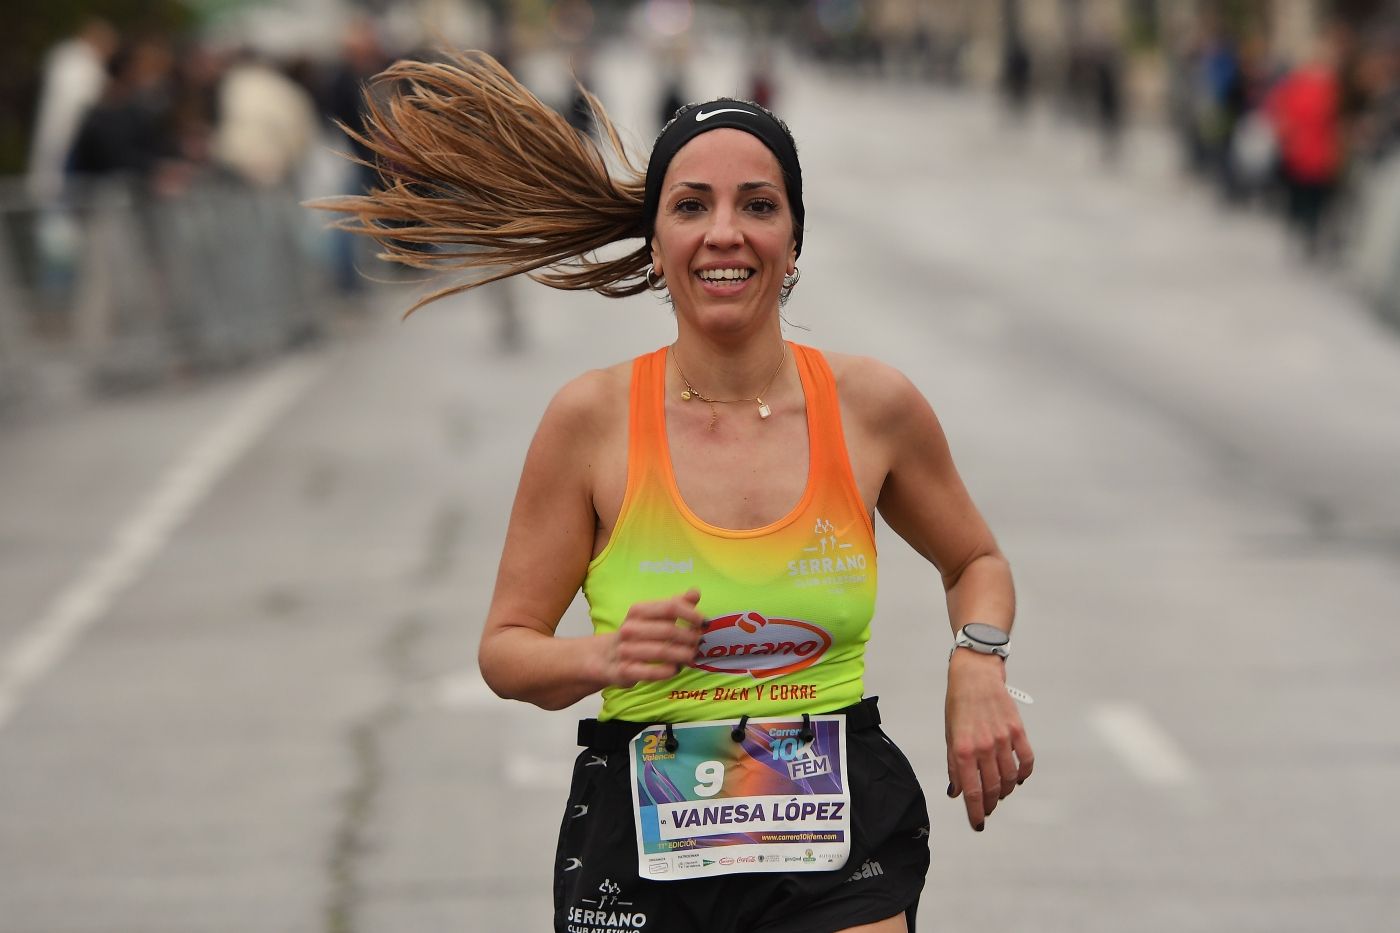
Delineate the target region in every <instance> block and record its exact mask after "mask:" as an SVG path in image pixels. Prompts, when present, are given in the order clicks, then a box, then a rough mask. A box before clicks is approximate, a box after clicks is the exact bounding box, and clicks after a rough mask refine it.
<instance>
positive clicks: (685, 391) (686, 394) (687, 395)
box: [681, 389, 690, 402]
mask: <svg viewBox="0 0 1400 933" xmlns="http://www.w3.org/2000/svg"><path fill="white" fill-rule="evenodd" d="M681 398H682V399H684V400H685V401H687V402H688V401H690V390H689V389H681Z"/></svg>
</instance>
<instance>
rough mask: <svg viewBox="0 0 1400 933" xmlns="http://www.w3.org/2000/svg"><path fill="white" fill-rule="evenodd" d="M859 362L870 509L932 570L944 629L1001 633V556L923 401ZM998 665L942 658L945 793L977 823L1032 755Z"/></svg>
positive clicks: (1006, 596)
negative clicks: (872, 474)
mask: <svg viewBox="0 0 1400 933" xmlns="http://www.w3.org/2000/svg"><path fill="white" fill-rule="evenodd" d="M863 370H864V371H863V373H861V378H860V379H859V380H858V383H859V385H858V387H857V389H856V394H857V395H858V396H859V397H861V399H862V405H861V407H862V409H863V410H864V411H865V412H866V415H867V423H868V424H869V426H870V434H871V436H872V437H874V438H876V439H878V446H879V448H880V449H881V450H882V451H883V452H884V462H885V463H886V464H887V472H886V474H885V477H884V482H883V485H882V486H881V487H880V495H879V499H878V502H877V507H878V508H879V510H880V514H881V515H882V516H883V517H884V519H885V521H886V522H888V523H889V525H890V527H891V528H893V529H894V530H895V532H896V533H897V534H899V536H900V537H902V538H903V539H904V540H905V541H907V542H908V543H909V544H910V545H911V546H912V547H913V548H914V549H915V550H916V551H918V552H919V553H920V554H921V555H923V557H924V558H925V559H927V560H928V561H929V562H930V563H932V564H933V565H934V566H935V567H936V568H937V569H938V571H939V573H940V575H941V576H942V580H943V588H944V591H945V593H946V600H947V607H948V618H949V622H950V623H951V626H952V629H953V631H954V632H956V631H957V630H958V629H960V628H962V626H964V625H966V624H967V623H969V622H984V623H987V624H989V625H993V626H996V627H997V628H999V629H1002V630H1003V631H1007V632H1009V631H1010V630H1011V626H1012V622H1013V619H1014V617H1015V612H1016V597H1015V590H1014V587H1013V585H1012V581H1011V568H1010V565H1009V564H1008V563H1007V561H1006V558H1005V557H1004V556H1003V555H1002V553H1001V550H1000V548H998V547H997V543H996V539H995V538H994V537H993V536H992V533H991V530H990V529H989V528H988V527H987V523H986V522H985V521H984V520H983V518H982V515H981V513H980V512H978V511H977V507H976V506H975V505H974V504H973V502H972V499H971V497H970V496H969V495H968V493H967V489H966V487H965V486H964V485H963V482H962V479H961V477H959V475H958V471H957V468H956V467H955V466H954V465H953V458H952V454H951V453H950V451H949V449H948V442H947V438H946V437H945V436H944V433H943V428H942V425H940V424H939V422H938V418H937V416H936V415H935V414H934V412H933V409H932V407H931V406H930V405H929V404H928V401H927V400H926V399H925V398H924V397H923V395H922V394H921V393H920V392H919V391H918V389H916V388H915V387H914V386H913V384H912V383H910V382H909V380H908V379H906V378H905V377H904V376H902V375H901V374H899V373H898V372H896V371H894V370H892V369H890V368H889V367H885V366H882V365H880V364H877V363H873V362H871V363H868V364H866V365H865V366H864V367H863ZM1004 666H1005V663H1004V662H1003V661H1002V660H1001V659H1000V658H997V657H995V656H991V655H983V654H977V653H975V652H973V651H970V650H959V651H955V652H954V653H953V657H952V658H951V659H950V661H949V666H948V696H947V701H946V705H945V710H944V725H945V732H946V738H947V743H948V776H949V794H950V796H957V795H958V794H961V795H962V796H963V801H964V804H965V805H966V808H967V814H968V821H969V823H970V824H971V825H972V826H973V828H974V829H977V830H979V831H980V830H981V829H982V828H983V826H984V824H985V821H986V817H987V816H988V815H990V814H991V812H992V811H993V810H994V809H995V808H996V805H997V802H998V801H999V800H1001V799H1002V798H1004V797H1006V796H1008V795H1009V794H1010V793H1011V792H1012V791H1013V790H1015V788H1016V786H1017V785H1018V784H1019V783H1021V782H1022V781H1024V780H1025V779H1026V778H1027V777H1029V776H1030V773H1031V768H1032V766H1033V764H1034V755H1033V753H1032V751H1031V747H1030V743H1029V741H1028V740H1027V738H1026V734H1025V728H1024V727H1023V725H1022V723H1021V718H1020V713H1019V712H1018V711H1017V709H1016V704H1015V703H1014V702H1013V701H1012V700H1011V698H1010V697H1009V696H1008V695H1007V693H1006V690H1005V684H1006V676H1005V669H1004Z"/></svg>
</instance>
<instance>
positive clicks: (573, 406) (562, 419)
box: [540, 363, 632, 440]
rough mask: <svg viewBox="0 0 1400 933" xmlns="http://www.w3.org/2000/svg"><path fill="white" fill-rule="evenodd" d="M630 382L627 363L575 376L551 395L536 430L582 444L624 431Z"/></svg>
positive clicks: (630, 369)
mask: <svg viewBox="0 0 1400 933" xmlns="http://www.w3.org/2000/svg"><path fill="white" fill-rule="evenodd" d="M631 379H632V365H631V363H618V364H617V365H615V366H609V367H607V368H605V369H590V370H588V371H587V372H585V373H582V374H581V375H578V376H575V377H574V378H573V379H571V380H569V381H568V382H567V383H565V384H564V385H563V386H562V387H561V388H560V389H559V391H558V392H556V393H554V398H553V399H551V400H550V402H549V407H548V408H547V409H546V410H545V414H544V418H543V419H542V420H541V422H540V430H541V431H551V432H556V431H557V432H562V433H563V434H565V435H568V436H571V437H575V438H577V439H580V440H582V439H586V438H589V437H595V438H596V437H597V436H598V435H599V434H600V433H605V432H608V431H611V430H616V429H618V428H620V427H625V425H626V423H627V401H628V390H629V388H630V385H631Z"/></svg>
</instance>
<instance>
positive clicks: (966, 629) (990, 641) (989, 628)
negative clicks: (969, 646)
mask: <svg viewBox="0 0 1400 933" xmlns="http://www.w3.org/2000/svg"><path fill="white" fill-rule="evenodd" d="M963 634H964V635H966V636H967V637H968V638H971V639H972V640H973V641H975V642H978V643H979V644H983V645H991V646H992V647H994V648H1000V647H1001V646H1002V645H1004V644H1006V643H1007V642H1009V641H1011V636H1010V635H1008V634H1006V633H1005V632H1003V631H1002V630H1001V629H999V628H997V627H996V626H994V625H987V624H986V623H985V622H969V623H968V624H967V625H964V626H963Z"/></svg>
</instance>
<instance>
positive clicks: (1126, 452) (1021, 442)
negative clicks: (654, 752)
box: [0, 49, 1400, 933]
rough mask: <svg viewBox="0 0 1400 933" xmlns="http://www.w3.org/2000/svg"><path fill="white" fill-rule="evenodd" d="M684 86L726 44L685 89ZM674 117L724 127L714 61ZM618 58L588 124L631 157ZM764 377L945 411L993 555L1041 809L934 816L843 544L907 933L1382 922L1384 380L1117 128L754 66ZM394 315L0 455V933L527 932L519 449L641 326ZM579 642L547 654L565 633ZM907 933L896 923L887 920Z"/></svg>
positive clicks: (1390, 827) (557, 318)
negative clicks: (797, 264) (767, 192)
mask: <svg viewBox="0 0 1400 933" xmlns="http://www.w3.org/2000/svg"><path fill="white" fill-rule="evenodd" d="M719 51H721V52H722V51H723V50H722V49H721V50H719ZM716 61H717V62H718V64H716V65H715V66H714V67H713V68H711V69H707V70H706V71H704V73H703V75H704V77H703V80H702V81H697V85H699V86H697V87H696V89H695V91H696V93H697V95H698V94H701V93H707V92H716V91H722V90H725V89H727V88H729V87H732V86H734V82H735V76H736V75H737V71H736V66H735V63H734V59H733V58H732V57H730V58H726V57H724V56H723V55H721V56H720V57H719V58H717V59H716ZM634 69H635V66H634V65H633V64H629V63H628V61H627V60H625V59H622V58H617V57H604V58H602V59H600V62H599V81H600V89H601V90H602V91H603V93H604V97H605V99H608V98H609V95H611V97H612V98H613V99H614V100H616V101H617V103H616V105H615V106H616V108H617V112H618V113H619V114H621V115H622V116H623V117H624V118H625V119H628V120H631V121H633V122H632V125H634V126H637V127H640V128H641V129H640V130H639V132H638V134H637V135H638V137H639V138H646V139H649V138H650V134H651V132H652V131H653V127H651V126H650V125H648V124H646V123H645V120H644V117H643V115H644V114H646V113H648V112H649V110H648V107H649V101H647V100H645V99H644V98H642V97H641V96H639V89H640V88H644V87H645V86H646V82H645V81H644V80H640V77H641V76H639V75H638V74H637V73H636V72H635V70H634ZM782 92H783V97H782V99H781V100H780V101H779V109H780V110H781V112H782V113H783V114H784V115H785V117H786V118H787V119H788V121H789V122H790V124H791V125H792V126H793V128H794V131H795V133H796V134H797V137H798V141H799V144H800V146H801V152H802V156H803V159H804V166H805V171H806V191H807V196H806V200H807V205H808V212H809V214H808V220H809V223H808V230H807V235H806V245H805V249H804V254H803V257H802V260H801V268H802V273H803V276H802V283H801V285H800V286H799V288H798V291H797V293H796V295H795V297H794V299H793V302H792V304H791V305H790V306H789V309H788V312H787V316H788V318H789V320H790V321H792V322H793V324H794V325H801V326H803V327H805V328H810V330H796V329H795V330H792V331H790V335H791V336H792V337H794V338H795V339H799V340H802V341H804V342H809V343H813V344H816V345H818V346H823V347H829V348H833V349H841V350H846V351H852V352H862V353H869V354H872V355H875V356H879V357H881V358H883V359H885V360H887V361H889V362H891V363H893V364H894V365H896V366H899V367H900V368H902V369H903V370H904V371H905V372H907V373H908V374H909V375H910V376H911V377H912V378H913V379H914V380H915V381H916V382H917V383H918V384H919V385H920V386H921V387H922V388H923V390H924V391H925V392H926V394H927V395H928V396H929V398H930V399H931V400H932V401H933V403H934V405H935V408H936V409H937V410H938V411H939V413H940V416H941V417H942V419H943V421H944V424H945V427H946V429H947V431H948V434H949V436H950V439H951V442H952V444H953V450H954V455H955V458H956V459H957V462H958V464H959V466H960V468H961V470H962V473H963V475H964V478H965V479H966V481H967V482H968V485H969V486H970V488H971V489H972V491H973V494H974V496H975V497H976V499H977V501H978V502H979V504H980V505H981V506H982V508H983V510H984V512H985V513H986V514H987V516H988V517H989V519H990V521H991V522H992V524H993V527H994V529H995V530H996V531H997V533H998V536H999V538H1000V540H1001V542H1002V545H1003V547H1004V549H1005V550H1006V552H1007V553H1008V555H1009V556H1010V557H1011V559H1012V563H1013V568H1014V570H1015V572H1016V577H1017V582H1018V589H1019V593H1020V600H1021V609H1020V615H1019V621H1018V624H1017V628H1016V639H1015V648H1016V652H1015V656H1014V658H1013V659H1012V662H1011V677H1012V681H1013V682H1014V683H1016V684H1018V685H1019V686H1021V687H1022V688H1024V689H1026V690H1027V691H1029V692H1030V693H1032V694H1033V695H1034V696H1035V698H1036V703H1035V705H1034V706H1031V707H1028V708H1026V709H1025V715H1026V720H1027V723H1028V726H1029V728H1030V732H1031V737H1032V740H1033V742H1034V744H1035V747H1036V751H1037V760H1038V765H1037V771H1036V775H1035V777H1034V778H1033V779H1032V781H1031V782H1029V783H1028V784H1027V785H1025V786H1024V787H1023V788H1021V789H1020V790H1018V791H1017V793H1016V794H1015V795H1014V796H1013V797H1012V798H1011V800H1009V801H1008V802H1007V803H1006V804H1005V805H1004V807H1002V808H1000V809H999V810H998V811H997V813H996V814H995V815H994V816H993V818H992V819H991V821H990V822H989V824H988V830H987V832H986V833H983V834H980V835H977V834H973V833H972V832H971V831H970V830H969V829H968V828H967V826H966V822H965V820H964V818H963V816H962V813H961V806H960V804H959V803H953V802H950V801H947V800H945V799H944V798H943V797H942V795H941V793H940V790H941V788H942V787H943V786H944V784H945V782H946V777H945V769H944V765H943V761H944V752H943V743H942V730H941V727H940V710H941V702H942V687H943V669H944V664H945V660H944V659H945V658H946V646H947V642H948V637H949V634H948V630H947V625H946V618H945V614H944V611H943V609H942V603H941V594H940V593H939V591H938V588H937V576H936V574H934V573H933V572H932V571H931V569H930V568H928V567H927V566H923V565H921V563H920V561H919V560H918V559H917V558H916V557H915V556H914V555H913V554H912V552H910V551H909V550H908V549H907V548H905V547H903V546H902V544H901V543H900V542H899V541H898V540H897V539H896V538H895V537H894V536H893V535H892V534H891V533H890V532H889V531H888V529H882V537H881V542H882V553H881V562H882V567H881V582H882V584H883V586H882V590H881V594H880V606H879V611H878V616H877V622H876V628H875V639H874V642H873V643H872V646H871V651H870V656H869V669H868V675H867V684H868V690H869V692H870V693H874V694H879V695H880V696H881V697H882V708H883V709H884V710H885V718H886V723H887V727H888V730H889V731H890V733H891V734H892V735H893V736H894V737H895V738H896V739H897V740H898V741H900V742H901V744H902V745H903V747H904V748H905V749H906V751H907V752H908V754H909V755H910V757H911V759H912V760H913V762H914V764H915V766H916V768H917V769H918V771H919V773H920V774H921V776H922V777H923V779H924V781H925V784H926V788H927V789H928V791H929V792H930V802H931V805H932V810H933V813H934V820H935V825H934V827H933V836H932V845H933V851H934V864H933V870H932V872H931V874H930V878H929V884H928V888H927V890H926V893H925V897H924V906H923V908H922V910H921V917H923V918H924V920H925V924H927V925H928V927H929V928H930V929H933V928H936V929H938V930H941V931H949V933H957V931H972V930H983V929H990V930H1018V931H1047V933H1048V931H1065V933H1070V931H1073V933H1083V931H1100V930H1102V931H1122V930H1134V931H1139V930H1140V931H1163V933H1167V931H1171V933H1179V931H1184V930H1202V931H1205V930H1210V931H1252V930H1257V931H1270V933H1277V931H1299V933H1302V931H1309V933H1311V931H1317V930H1358V931H1363V930H1377V929H1382V928H1385V927H1387V926H1388V924H1389V923H1391V922H1392V919H1391V918H1393V916H1394V915H1395V911H1396V909H1397V908H1400V894H1398V893H1397V892H1400V872H1397V869H1396V868H1395V864H1396V863H1395V859H1394V856H1393V846H1394V843H1395V840H1396V839H1397V838H1400V815H1397V813H1400V810H1397V808H1396V807H1395V806H1394V805H1393V803H1392V800H1391V798H1390V795H1391V794H1392V793H1393V792H1394V790H1395V788H1397V787H1400V725H1397V723H1398V722H1400V716H1398V715H1397V714H1398V713H1400V687H1397V678H1396V676H1395V671H1396V669H1397V662H1400V633H1397V629H1396V627H1395V626H1394V624H1393V619H1394V615H1395V610H1396V607H1397V606H1400V573H1397V563H1398V562H1400V492H1397V490H1400V404H1397V399H1400V342H1397V339H1396V337H1395V336H1394V335H1393V334H1391V333H1389V332H1386V331H1385V330H1384V329H1382V328H1381V327H1380V326H1378V325H1377V324H1375V323H1374V322H1373V321H1372V319H1371V317H1370V316H1369V315H1368V313H1367V312H1366V310H1365V308H1364V307H1363V306H1362V305H1361V304H1360V303H1359V302H1358V301H1357V300H1356V299H1355V298H1353V297H1351V295H1350V294H1349V293H1348V291H1347V290H1346V289H1345V287H1344V286H1343V285H1342V284H1340V281H1339V279H1338V277H1337V276H1336V275H1335V274H1333V273H1331V272H1328V271H1325V270H1318V269H1315V268H1312V267H1309V266H1308V265H1307V264H1305V263H1302V262H1300V261H1299V260H1298V258H1297V257H1296V256H1295V255H1294V254H1293V253H1291V252H1290V250H1289V249H1288V248H1287V245H1286V244H1285V242H1284V241H1283V239H1282V237H1281V235H1280V234H1279V233H1278V232H1277V230H1276V229H1275V227H1274V226H1273V224H1272V223H1271V222H1269V221H1268V220H1266V219H1264V218H1261V217H1258V216H1251V215H1234V214H1226V213H1223V212H1222V211H1220V210H1219V209H1218V208H1217V207H1216V206H1215V205H1214V204H1213V203H1212V201H1211V199H1210V198H1209V196H1208V195H1207V194H1205V193H1204V192H1202V191H1199V190H1197V189H1196V188H1194V187H1193V186H1191V185H1190V184H1188V183H1186V182H1184V181H1182V180H1180V179H1178V178H1177V177H1176V176H1175V174H1174V173H1173V172H1172V171H1170V169H1169V165H1170V161H1171V160H1170V154H1169V153H1168V152H1167V151H1165V150H1164V149H1163V148H1162V146H1161V144H1160V141H1158V140H1156V139H1155V137H1152V136H1151V135H1150V134H1148V135H1146V136H1144V137H1142V138H1140V139H1135V140H1133V146H1131V147H1130V149H1129V151H1128V159H1129V161H1128V164H1127V165H1125V166H1124V167H1123V168H1122V169H1120V170H1119V171H1117V172H1106V171H1105V170H1104V168H1103V167H1102V166H1101V165H1100V164H1099V162H1098V159H1097V154H1096V151H1095V148H1094V146H1093V145H1092V142H1091V141H1090V140H1089V139H1087V138H1086V137H1084V136H1082V135H1081V134H1079V133H1077V132H1074V131H1071V130H1067V129H1065V128H1062V127H1058V126H1057V125H1055V124H1054V123H1053V122H1051V121H1049V120H1048V119H1043V118H1037V119H1036V120H1035V121H1033V122H1032V124H1031V125H1029V126H1026V127H1021V128H1015V127H1009V126H1007V125H1005V124H1004V122H1003V121H1002V120H1001V119H999V117H998V116H997V114H996V113H995V111H994V110H993V109H992V108H991V107H990V106H989V104H988V102H986V101H984V100H980V99H978V98H975V97H959V96H953V95H950V94H948V93H945V92H939V91H936V90H931V89H928V88H900V87H893V86H890V85H885V84H877V83H873V82H866V81H861V80H853V79H838V78H832V77H822V76H819V75H816V74H812V73H807V72H801V73H798V72H789V73H788V74H787V76H786V80H785V82H784V85H783V87H782ZM410 294H411V289H409V290H386V291H383V292H381V293H379V295H378V299H377V300H378V302H379V305H380V307H379V308H378V309H377V310H376V311H375V313H373V314H372V315H370V316H369V317H367V318H365V319H363V320H361V321H358V322H357V323H356V324H355V326H353V327H349V328H347V333H345V334H344V335H343V336H342V337H341V338H340V339H339V340H337V341H336V342H334V343H333V344H331V345H329V346H327V347H324V348H322V349H319V350H315V351H312V352H308V353H306V354H304V355H301V356H297V357H293V358H289V359H286V360H284V361H280V362H278V363H276V364H274V365H270V366H268V367H265V368H263V369H260V370H257V371H251V372H245V373H241V374H237V375H235V376H231V377H227V378H223V379H219V380H216V381H213V382H209V383H205V384H199V385H195V386H186V387H174V388H170V389H166V390H160V391H154V392H148V393H145V394H141V395H137V396H132V397H127V398H125V399H120V400H109V401H104V402H95V403H91V404H83V405H65V406H57V407H54V408H51V409H49V410H46V411H44V412H43V413H42V416H29V417H25V416H20V417H11V418H10V419H9V420H8V421H6V422H4V423H0V591H2V592H3V593H4V597H3V599H0V931H4V933H70V931H71V933H77V931H132V933H161V931H172V933H173V931H180V933H190V931H229V933H234V931H236V933H247V931H252V930H257V931H298V933H300V931H307V933H310V931H326V933H350V931H354V933H429V931H432V933H436V931H444V930H487V931H496V930H537V929H538V930H543V929H546V928H547V927H548V918H549V914H550V906H549V898H550V881H549V879H550V873H551V862H552V858H553V850H554V839H555V834H556V831H557V827H558V821H559V818H560V816H561V814H562V807H563V799H564V792H565V785H566V782H567V775H568V768H569V762H570V761H571V759H572V756H573V753H574V749H573V746H572V740H573V721H574V719H576V718H577V717H578V716H579V715H587V714H588V713H590V712H591V710H592V708H593V707H592V705H591V704H580V707H579V708H577V709H575V710H571V711H568V712H563V713H547V712H543V711H540V710H536V709H533V708H530V707H525V706H523V705H519V704H511V703H506V702H504V701H500V700H497V699H495V698H494V697H493V696H491V695H490V693H489V691H487V690H486V689H485V687H484V685H482V683H481V682H480V679H479V678H478V676H477V674H476V671H475V664H474V655H475V645H476V641H477V638H478V635H479V632H480V626H481V621H482V617H483V615H484V612H485V609H486V606H487V602H488V600H489V596H490V587H491V583H492V580H493V576H494V571H495V563H496V559H497V555H498V552H499V551H498V549H499V544H500V541H501V538H502V534H503V529H504V525H505V520H506V515H507V510H508V507H509V502H510V498H511V494H512V490H513V485H514V481H515V478H516V475H517V473H518V470H519V466H520V462H521V459H522V457H523V453H524V449H525V446H526V444H527V442H528V439H529V437H530V435H531V433H532V431H533V428H534V424H535V422H536V420H537V419H538V416H539V414H540V412H541V411H542V409H543V407H544V405H545V403H546V402H547V401H548V399H549V397H550V395H551V394H552V392H553V391H554V390H555V389H556V388H557V386H558V385H559V384H561V383H562V382H563V381H564V380H565V379H566V378H568V377H569V376H570V375H572V374H574V373H576V372H579V371H582V370H584V369H586V368H589V367H593V366H600V365H605V364H607V363H610V362H614V361H616V360H620V359H625V358H628V357H630V356H632V355H635V354H637V353H640V352H643V351H646V350H649V349H652V348H654V347H656V346H659V345H660V344H662V343H664V342H666V341H668V340H669V339H670V337H671V334H672V325H671V322H670V316H669V313H668V311H667V309H666V308H665V306H663V305H661V304H659V303H657V302H655V301H654V300H651V299H649V298H646V297H641V298H636V299H632V300H628V301H625V302H610V301H607V300H605V299H601V298H597V297H594V296H579V295H565V294H555V293H552V292H549V291H547V290H546V289H543V288H539V287H536V286H530V285H522V287H520V289H519V290H518V292H517V293H516V298H517V301H518V303H519V305H520V307H521V313H522V314H523V316H524V328H525V334H526V346H525V348H524V349H523V350H522V351H520V352H518V353H513V354H511V353H503V352H501V351H500V350H499V349H498V348H497V344H496V340H495V328H496V320H495V317H494V311H493V308H494V299H493V297H492V296H490V295H471V296H467V297H465V298H463V299H459V300H453V301H449V302H446V303H444V304H442V305H441V306H436V307H431V308H429V309H425V310H424V311H422V312H420V313H419V314H417V315H415V316H414V317H413V318H411V319H410V320H409V321H407V322H406V323H400V322H399V321H398V320H397V316H396V311H397V310H398V309H401V308H402V307H404V306H405V305H406V304H407V303H408V297H409V295H410ZM578 610H579V607H578V606H577V605H576V606H575V611H573V612H572V613H571V615H570V616H569V618H568V619H567V620H566V622H565V623H564V626H563V631H565V632H570V633H580V632H583V631H584V630H585V622H586V617H585V615H584V614H583V613H582V612H581V611H578ZM923 926H924V924H921V928H922V927H923Z"/></svg>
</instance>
